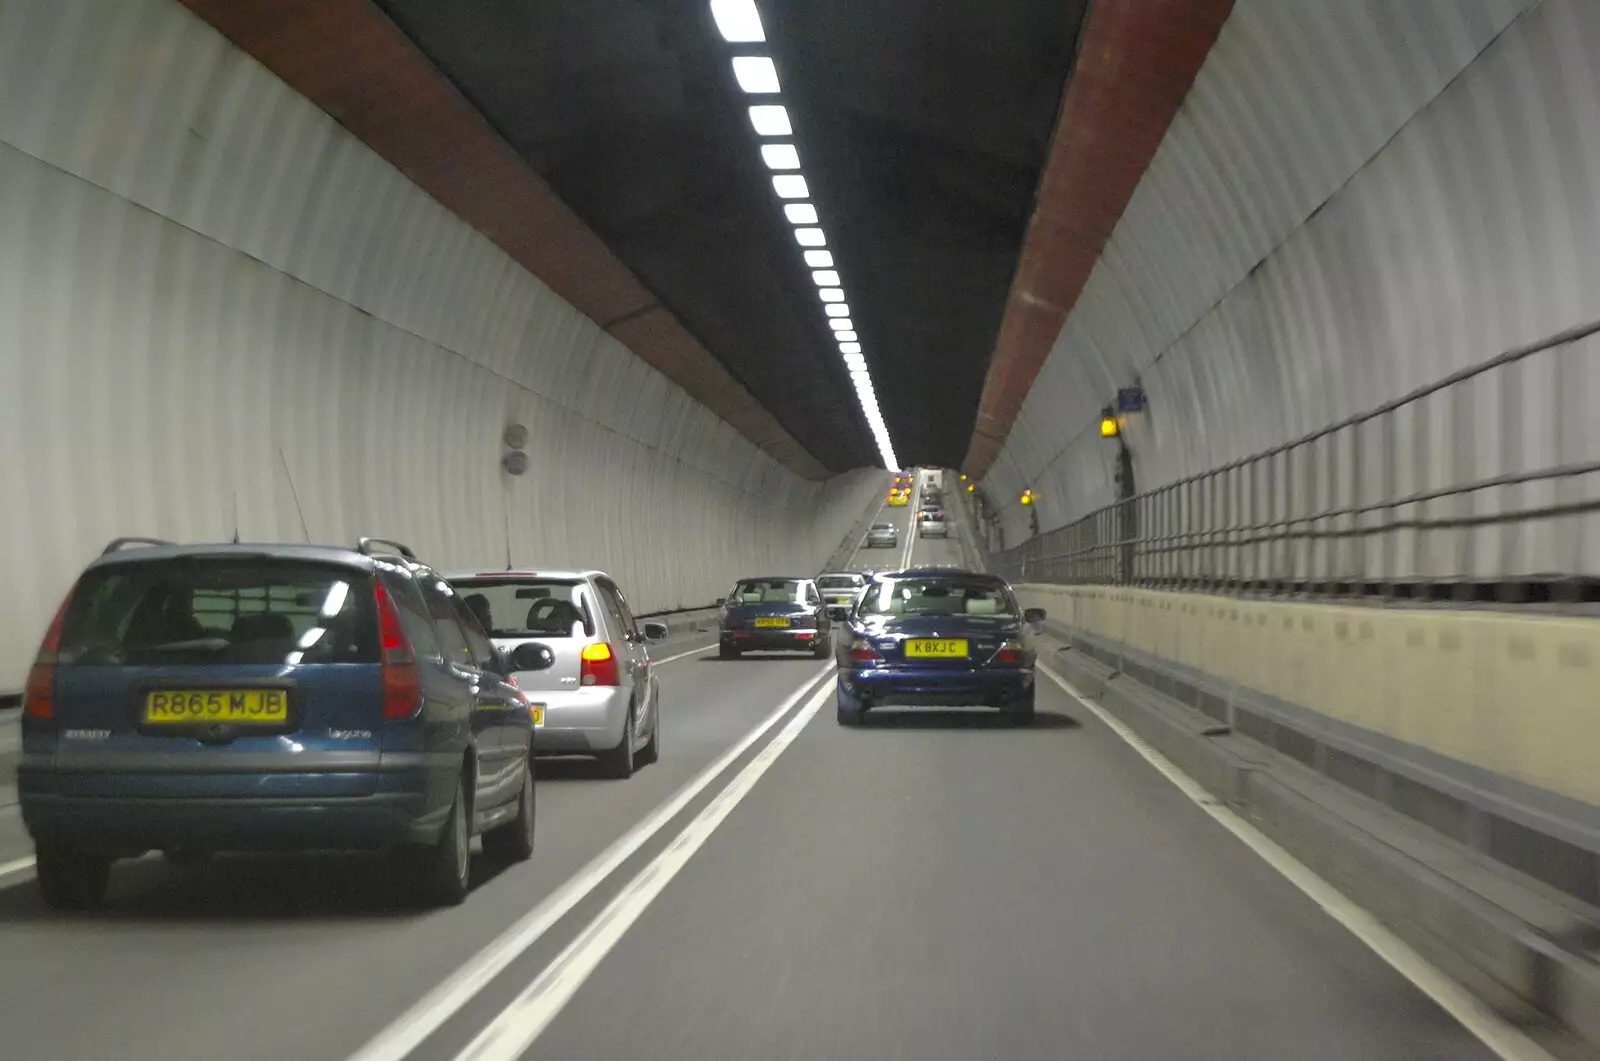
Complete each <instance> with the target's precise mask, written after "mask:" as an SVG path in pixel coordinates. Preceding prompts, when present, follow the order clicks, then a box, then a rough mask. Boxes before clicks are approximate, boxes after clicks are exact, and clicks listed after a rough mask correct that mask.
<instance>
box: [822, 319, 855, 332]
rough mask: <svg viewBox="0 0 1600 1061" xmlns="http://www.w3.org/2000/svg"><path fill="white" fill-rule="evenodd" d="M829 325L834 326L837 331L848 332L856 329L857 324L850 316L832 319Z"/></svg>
mask: <svg viewBox="0 0 1600 1061" xmlns="http://www.w3.org/2000/svg"><path fill="white" fill-rule="evenodd" d="M828 327H830V328H832V329H833V330H834V331H836V332H848V331H854V330H855V325H854V324H851V323H850V318H848V317H839V318H837V319H835V320H831V321H829V322H828Z"/></svg>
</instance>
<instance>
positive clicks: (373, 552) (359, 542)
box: [356, 538, 417, 561]
mask: <svg viewBox="0 0 1600 1061" xmlns="http://www.w3.org/2000/svg"><path fill="white" fill-rule="evenodd" d="M379 545H387V546H390V547H391V548H392V549H393V550H394V552H396V553H398V554H400V555H401V556H403V557H405V558H406V559H407V560H412V561H415V560H416V558H417V554H416V553H414V552H412V551H411V546H409V545H402V544H401V543H400V542H397V541H395V540H394V539H393V538H357V539H356V551H357V552H359V553H360V554H361V555H362V556H379V555H383V554H385V553H386V552H387V550H384V549H377V548H374V546H379Z"/></svg>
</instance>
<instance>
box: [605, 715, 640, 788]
mask: <svg viewBox="0 0 1600 1061" xmlns="http://www.w3.org/2000/svg"><path fill="white" fill-rule="evenodd" d="M599 759H600V769H601V770H602V771H604V772H605V775H606V776H607V777H609V778H613V779H615V780H617V781H626V780H627V779H628V778H630V777H632V776H633V768H634V765H635V762H636V760H635V759H634V754H633V705H632V704H629V705H628V718H627V721H626V722H624V723H623V724H622V739H621V740H620V741H618V742H617V746H616V747H615V748H612V749H611V750H610V751H605V752H601V753H600V755H599Z"/></svg>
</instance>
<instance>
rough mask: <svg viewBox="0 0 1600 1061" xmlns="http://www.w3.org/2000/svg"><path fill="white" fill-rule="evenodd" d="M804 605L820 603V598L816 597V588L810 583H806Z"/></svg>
mask: <svg viewBox="0 0 1600 1061" xmlns="http://www.w3.org/2000/svg"><path fill="white" fill-rule="evenodd" d="M806 603H807V604H821V603H822V598H821V597H819V596H817V587H816V586H815V585H814V584H812V583H810V582H807V583H806Z"/></svg>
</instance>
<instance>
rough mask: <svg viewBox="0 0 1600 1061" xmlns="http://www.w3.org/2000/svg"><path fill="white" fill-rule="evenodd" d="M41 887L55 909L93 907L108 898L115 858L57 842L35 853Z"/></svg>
mask: <svg viewBox="0 0 1600 1061" xmlns="http://www.w3.org/2000/svg"><path fill="white" fill-rule="evenodd" d="M34 873H35V874H36V875H37V876H38V878H39V890H40V891H41V892H43V893H44V901H45V903H46V904H48V905H49V906H50V908H51V909H53V910H92V909H93V908H95V907H97V906H99V905H100V904H101V903H103V902H104V901H105V898H106V885H107V884H108V883H110V880H111V860H110V859H109V858H106V857H105V856H104V855H91V854H89V853H87V852H84V851H78V850H75V849H73V848H70V847H65V846H58V845H55V844H48V845H41V846H40V847H39V848H38V850H37V851H36V852H35V858H34Z"/></svg>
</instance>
